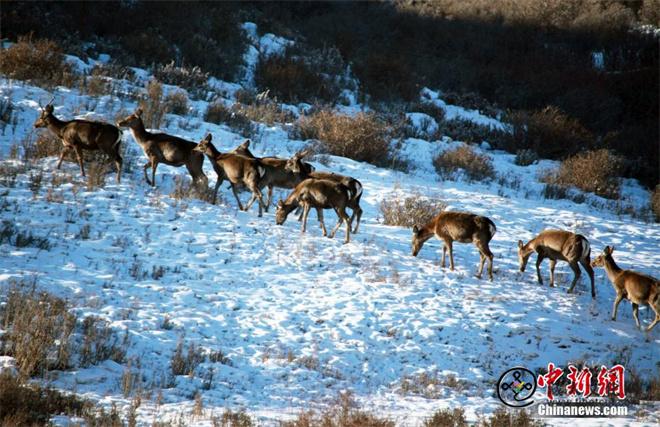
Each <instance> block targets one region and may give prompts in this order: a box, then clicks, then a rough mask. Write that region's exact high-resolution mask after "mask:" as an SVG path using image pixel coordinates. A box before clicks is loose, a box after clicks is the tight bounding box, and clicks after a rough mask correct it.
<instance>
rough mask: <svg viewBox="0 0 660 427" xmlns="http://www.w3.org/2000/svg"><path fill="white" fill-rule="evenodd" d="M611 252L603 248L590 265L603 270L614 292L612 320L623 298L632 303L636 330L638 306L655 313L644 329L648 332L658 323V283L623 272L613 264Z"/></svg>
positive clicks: (628, 271) (659, 283)
mask: <svg viewBox="0 0 660 427" xmlns="http://www.w3.org/2000/svg"><path fill="white" fill-rule="evenodd" d="M612 252H614V248H611V247H609V246H605V249H603V253H602V254H600V255H599V256H598V257H597V258H596V259H594V260H593V262H592V263H591V265H592V266H593V267H603V268H605V272H606V273H607V277H608V278H609V279H610V282H612V286H614V290H615V291H616V299H615V300H614V307H613V308H612V320H616V312H617V310H618V308H619V303H620V302H621V300H622V299H624V298H625V299H627V300H630V302H631V303H632V309H633V317H634V318H635V323H637V327H638V328H640V327H641V326H640V323H639V317H638V314H637V313H638V311H639V306H640V305H649V306H650V307H651V309H652V310H653V311H654V312H655V320H654V321H653V323H651V324H650V325H649V327H648V328H646V330H647V331H650V330H651V329H653V327H654V326H655V325H656V324H657V323H658V322H660V281H658V280H657V279H655V278H653V277H651V276H647V275H646V274H641V273H637V272H636V271H632V270H623V269H622V268H620V267H619V266H618V265H616V263H615V262H614V258H612Z"/></svg>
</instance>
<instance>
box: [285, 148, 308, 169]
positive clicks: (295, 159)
mask: <svg viewBox="0 0 660 427" xmlns="http://www.w3.org/2000/svg"><path fill="white" fill-rule="evenodd" d="M309 154H310V150H303V151H299V152H297V153H296V154H294V155H293V156H291V158H290V159H289V160H287V161H286V165H285V166H284V168H285V169H286V170H288V171H289V172H293V173H300V172H302V170H303V168H302V159H303V158H304V157H305V156H307V155H309Z"/></svg>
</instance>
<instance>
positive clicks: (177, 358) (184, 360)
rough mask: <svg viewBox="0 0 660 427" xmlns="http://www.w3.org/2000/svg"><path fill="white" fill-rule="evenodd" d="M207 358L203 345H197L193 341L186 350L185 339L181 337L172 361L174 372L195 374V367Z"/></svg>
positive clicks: (174, 373)
mask: <svg viewBox="0 0 660 427" xmlns="http://www.w3.org/2000/svg"><path fill="white" fill-rule="evenodd" d="M205 358H206V357H205V356H204V354H203V353H202V349H201V347H197V346H195V344H194V343H191V344H190V345H189V346H188V351H185V350H184V342H183V339H180V340H179V343H178V344H177V346H176V349H175V350H174V354H173V355H172V359H171V361H170V362H171V368H172V374H173V375H175V376H176V375H193V373H194V371H195V368H197V366H198V365H199V364H200V363H202V362H203V361H204V359H205Z"/></svg>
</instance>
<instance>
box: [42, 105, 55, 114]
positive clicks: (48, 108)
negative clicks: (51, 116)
mask: <svg viewBox="0 0 660 427" xmlns="http://www.w3.org/2000/svg"><path fill="white" fill-rule="evenodd" d="M44 111H46V112H47V113H52V112H53V104H48V105H46V108H44Z"/></svg>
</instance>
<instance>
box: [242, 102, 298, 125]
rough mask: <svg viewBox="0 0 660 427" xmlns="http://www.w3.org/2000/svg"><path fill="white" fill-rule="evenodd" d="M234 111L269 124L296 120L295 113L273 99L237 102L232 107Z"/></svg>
mask: <svg viewBox="0 0 660 427" xmlns="http://www.w3.org/2000/svg"><path fill="white" fill-rule="evenodd" d="M232 111H234V112H235V113H238V114H241V115H243V116H245V117H246V118H248V119H249V120H253V121H255V122H261V123H266V124H269V125H272V124H273V123H286V122H292V121H293V120H295V116H294V115H293V113H291V112H290V111H288V110H285V109H283V108H282V107H280V105H279V103H277V102H276V101H271V100H267V101H264V102H259V103H253V104H249V105H245V104H238V103H237V104H234V106H233V107H232Z"/></svg>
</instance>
